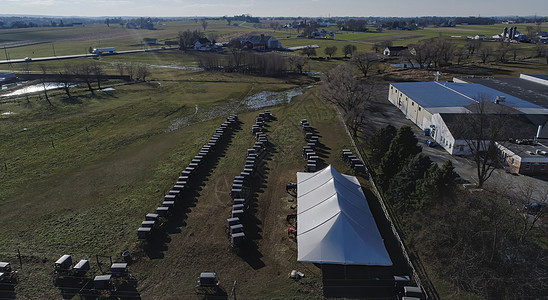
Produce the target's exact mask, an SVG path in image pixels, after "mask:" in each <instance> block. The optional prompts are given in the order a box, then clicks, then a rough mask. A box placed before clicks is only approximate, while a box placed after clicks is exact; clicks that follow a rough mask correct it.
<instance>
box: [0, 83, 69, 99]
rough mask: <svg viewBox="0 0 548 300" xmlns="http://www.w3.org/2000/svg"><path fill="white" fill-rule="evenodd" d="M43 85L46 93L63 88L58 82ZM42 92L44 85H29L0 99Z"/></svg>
mask: <svg viewBox="0 0 548 300" xmlns="http://www.w3.org/2000/svg"><path fill="white" fill-rule="evenodd" d="M45 85H46V86H45V89H46V90H48V91H49V90H54V89H59V88H62V87H63V86H64V85H63V83H60V82H46V84H45ZM72 86H76V85H71V87H72ZM43 90H44V85H42V84H41V83H40V84H33V85H29V86H26V87H23V88H20V89H18V90H15V91H13V92H11V93H7V94H3V95H0V97H10V96H20V95H25V94H30V93H36V92H42V91H43Z"/></svg>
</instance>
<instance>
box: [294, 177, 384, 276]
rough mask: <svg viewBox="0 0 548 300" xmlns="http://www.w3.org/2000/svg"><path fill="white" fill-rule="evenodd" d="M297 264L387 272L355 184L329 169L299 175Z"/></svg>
mask: <svg viewBox="0 0 548 300" xmlns="http://www.w3.org/2000/svg"><path fill="white" fill-rule="evenodd" d="M297 203H298V208H297V222H298V224H299V226H298V228H297V238H298V258H297V260H298V261H304V262H316V263H332V264H344V265H375V266H391V265H392V261H391V260H390V257H389V255H388V252H387V251H386V247H385V246H384V241H383V239H382V237H381V235H380V233H379V230H378V228H377V224H376V223H375V219H374V218H373V215H372V214H371V210H370V209H369V205H368V204H367V200H366V199H365V195H364V194H363V191H362V189H361V186H360V183H359V182H358V179H357V178H356V177H354V176H348V175H343V174H340V173H339V172H337V170H335V169H334V168H333V167H332V166H328V167H327V168H325V169H323V170H321V171H318V172H315V173H297Z"/></svg>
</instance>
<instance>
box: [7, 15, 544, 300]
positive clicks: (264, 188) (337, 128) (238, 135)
mask: <svg viewBox="0 0 548 300" xmlns="http://www.w3.org/2000/svg"><path fill="white" fill-rule="evenodd" d="M208 23H209V25H208V28H207V33H206V35H207V34H209V33H214V34H217V35H219V36H220V40H221V39H222V38H223V37H233V36H236V35H239V34H246V33H260V32H265V33H268V34H272V35H274V36H277V37H279V38H285V37H290V38H288V39H282V40H281V41H282V44H283V46H284V47H289V46H302V45H309V44H317V45H319V46H320V48H319V49H317V56H318V57H324V56H325V55H324V52H323V49H324V48H325V47H328V46H337V48H338V52H337V53H336V54H335V56H334V58H333V59H323V58H315V59H312V60H311V61H310V62H309V64H308V65H307V66H306V67H305V71H306V72H309V73H310V75H313V76H315V77H316V78H317V76H319V75H320V73H321V72H323V71H326V70H328V69H330V68H332V67H334V66H336V65H337V64H340V63H343V62H345V61H347V59H345V58H343V54H342V48H343V46H344V45H346V44H349V43H352V44H354V45H356V46H357V48H358V49H359V50H370V49H371V47H372V44H374V43H375V42H378V41H382V40H384V39H390V40H394V44H396V45H399V44H401V45H406V44H408V43H412V42H417V41H419V40H421V39H424V38H429V37H437V36H440V35H441V36H443V37H448V38H449V37H450V36H451V35H462V37H463V38H465V35H475V34H481V33H483V34H485V35H492V34H495V33H498V32H500V31H501V30H502V28H504V26H502V27H501V26H499V25H496V26H495V25H493V26H457V27H455V28H427V29H424V30H420V31H386V32H383V33H379V34H377V33H345V34H341V35H336V40H319V39H304V38H293V37H295V36H296V35H297V32H296V31H292V32H287V31H272V30H270V29H256V28H254V27H252V26H251V25H250V24H244V25H242V26H227V24H226V22H225V21H208ZM546 25H547V24H544V26H545V27H546ZM521 26H522V25H518V27H519V28H520V30H522V29H521ZM186 29H191V30H194V29H200V30H201V29H203V28H202V27H201V25H200V23H199V22H194V21H181V22H168V23H166V24H165V25H164V26H161V27H159V28H158V30H154V31H148V30H135V29H131V30H130V29H126V28H122V27H119V26H118V25H111V27H110V28H109V27H106V25H97V26H90V27H86V28H48V29H43V30H42V29H38V30H37V29H20V30H0V45H1V44H2V43H8V42H24V41H39V42H40V43H39V44H36V45H29V46H23V47H15V48H7V49H6V50H5V51H0V59H4V57H3V55H4V54H5V53H6V52H7V53H8V55H9V57H11V58H12V59H15V58H24V57H38V56H51V55H52V54H53V47H55V51H56V54H57V55H65V54H75V53H76V54H78V53H85V52H86V51H87V50H88V48H89V47H107V46H113V47H116V48H117V50H118V49H119V50H125V49H135V47H137V48H138V47H139V45H138V44H139V43H140V42H141V40H142V39H143V38H151V37H152V38H158V39H160V42H162V41H164V40H166V39H171V40H174V39H176V37H177V33H178V32H179V31H181V30H186ZM461 42H463V41H461ZM524 47H526V46H524ZM0 48H1V47H0ZM2 52H4V53H2ZM224 55H229V54H224ZM292 55H300V53H298V52H297V53H292ZM89 63H96V64H99V65H101V66H102V67H103V69H104V70H105V72H106V73H108V74H117V70H116V66H117V64H120V63H124V64H131V63H139V64H145V65H147V66H148V67H150V70H151V75H150V76H149V77H148V82H132V83H124V82H121V81H108V82H105V83H104V84H103V87H102V88H103V89H104V88H108V89H106V90H102V91H96V95H95V96H91V95H90V93H89V91H88V90H87V89H86V88H85V87H83V86H79V87H73V88H72V94H73V98H72V99H68V98H67V97H66V95H65V93H64V91H63V90H62V89H59V90H54V91H51V92H49V93H48V94H49V95H50V97H51V99H53V100H52V104H53V105H52V106H49V105H48V104H47V103H46V101H45V99H44V96H43V94H42V93H37V94H32V95H29V96H19V97H17V98H2V97H0V145H2V146H1V147H0V182H1V187H0V211H2V212H3V213H2V215H1V216H0V222H2V224H9V225H7V226H2V227H0V260H9V261H10V262H11V263H12V265H14V266H15V267H16V269H18V270H20V273H19V283H18V285H17V287H16V290H15V294H16V296H17V297H18V298H39V297H41V298H48V299H52V298H60V297H61V295H64V296H66V297H67V298H70V297H78V296H77V292H76V291H74V290H70V289H59V288H57V287H55V286H54V285H53V283H52V280H51V277H50V275H51V272H52V271H53V268H52V265H53V262H54V261H55V260H56V259H57V258H59V257H60V256H61V255H63V254H72V255H73V260H76V261H78V260H79V259H83V258H87V259H90V262H91V264H92V270H91V273H95V274H99V273H100V271H101V270H100V269H99V266H98V264H97V261H101V263H102V265H103V268H104V267H105V266H106V265H108V263H109V261H108V259H106V258H105V256H112V258H113V259H114V260H115V261H121V260H122V257H121V255H120V254H121V253H122V252H123V251H126V250H129V251H130V252H131V254H132V257H133V259H134V260H135V261H134V263H133V264H132V265H131V266H130V270H131V271H132V273H133V275H134V276H135V277H136V278H137V280H138V285H137V288H136V289H135V292H136V293H138V294H139V295H140V297H142V298H143V299H150V298H156V297H158V295H165V298H169V299H177V298H181V297H183V298H186V297H190V296H194V295H196V292H195V290H194V286H195V285H196V280H197V278H198V275H199V273H200V272H204V271H213V272H217V273H218V275H219V277H220V279H221V285H222V288H223V289H224V291H225V292H226V293H228V294H230V292H231V291H230V290H231V288H232V285H233V283H234V280H236V291H237V293H238V296H240V297H242V298H243V299H259V298H264V299H288V298H290V299H291V298H295V299H303V298H304V299H317V298H321V297H322V296H323V294H322V293H323V291H322V281H321V276H322V273H321V270H320V269H319V268H318V267H317V266H315V265H313V264H304V263H298V262H297V261H296V243H295V242H294V241H293V240H292V239H290V238H288V235H287V229H288V226H289V224H288V223H287V221H286V215H287V214H288V213H292V212H293V211H294V210H293V209H294V208H292V205H293V204H294V203H295V202H294V201H291V200H293V198H292V197H291V196H290V195H289V194H287V193H286V191H285V185H286V184H287V183H288V182H294V181H295V180H296V175H295V172H297V171H302V170H303V169H304V160H303V158H302V157H301V155H300V151H301V149H302V146H303V145H304V140H303V133H302V132H301V131H300V127H299V126H298V122H299V120H301V119H303V118H306V119H308V120H309V121H310V122H311V124H312V126H313V127H315V128H316V129H317V130H318V133H319V135H320V141H321V142H322V143H323V144H324V147H323V152H322V159H323V160H324V161H325V162H326V163H328V164H333V165H334V166H335V167H336V169H337V170H338V171H339V172H341V173H345V174H350V173H351V172H350V169H349V168H348V167H347V166H346V165H345V164H344V163H343V162H342V161H341V160H340V159H339V157H338V154H339V151H340V150H341V149H343V148H351V143H350V140H349V138H348V136H347V134H346V132H345V130H344V126H343V125H342V122H341V120H340V118H339V116H338V114H337V113H336V111H335V110H334V109H333V108H332V107H331V106H330V105H328V104H327V103H326V102H324V101H323V100H321V99H320V98H319V97H318V96H317V90H316V88H315V87H314V86H315V85H316V83H315V82H316V81H315V80H314V79H313V78H310V77H306V76H302V77H301V76H288V77H283V78H271V77H263V76H253V75H243V74H238V73H221V72H205V71H203V70H201V69H199V68H197V67H198V62H197V61H196V58H195V56H193V55H191V54H188V53H184V52H182V51H179V50H166V51H159V52H147V53H136V54H128V55H116V56H105V57H101V58H99V59H91V58H86V59H84V58H79V59H72V60H67V61H48V62H44V63H41V64H40V65H44V66H46V67H47V68H48V70H49V71H50V72H52V73H54V72H58V71H60V70H62V69H63V67H64V65H65V64H70V65H83V64H89ZM40 65H39V64H37V63H28V64H13V65H2V66H0V68H1V69H5V70H7V71H16V72H41V70H40ZM380 69H381V70H380V71H379V73H378V75H376V76H377V77H378V78H377V79H381V81H380V82H381V83H380V84H386V83H387V82H390V81H398V80H411V81H415V80H430V78H431V79H432V80H433V78H434V77H433V72H434V71H433V70H414V69H403V68H397V67H394V66H390V63H387V64H383V65H381V67H380ZM442 72H443V74H442V77H441V79H442V80H452V77H453V76H454V75H478V76H514V77H515V76H519V74H520V73H538V74H546V72H547V67H546V64H541V63H532V62H520V61H510V62H507V63H504V64H502V63H501V64H498V63H493V64H489V65H481V66H478V65H473V64H470V65H466V66H457V65H453V66H451V67H447V68H445V69H443V70H442ZM265 91H266V92H273V93H276V92H287V91H290V92H295V91H297V94H299V93H303V94H302V95H299V96H296V97H294V98H292V100H291V102H290V103H285V104H280V105H278V106H275V107H269V108H267V109H270V110H271V111H272V113H273V114H274V116H276V118H277V119H276V120H274V121H272V122H269V123H268V127H267V134H268V136H269V140H270V141H271V143H272V145H273V146H272V151H271V152H270V154H269V155H268V156H267V158H266V159H265V166H266V168H265V170H266V172H265V173H264V174H263V176H262V177H261V178H262V179H263V181H262V182H261V184H262V185H261V188H260V189H259V191H258V193H257V195H256V206H255V207H254V208H253V211H254V217H255V219H256V220H255V221H256V228H254V229H255V230H254V232H253V235H252V238H251V244H252V245H254V247H252V248H250V249H247V250H246V251H241V252H238V251H236V250H235V249H231V248H230V245H229V241H228V239H227V236H226V233H225V228H224V225H225V223H226V218H227V217H228V216H229V214H230V207H231V201H230V195H229V192H230V186H231V182H232V179H233V178H234V176H235V175H237V174H238V173H239V172H240V171H241V169H242V168H243V163H244V160H245V151H246V149H247V148H249V147H250V146H251V145H252V144H253V142H254V139H253V135H252V134H251V132H250V127H251V125H252V124H253V123H254V118H255V116H256V115H257V114H258V112H260V111H262V110H264V109H263V108H261V109H255V108H251V107H248V106H247V105H246V103H245V102H244V100H245V99H249V97H250V96H253V95H257V94H260V93H262V92H265ZM3 93H5V92H1V91H0V96H1V94H3ZM279 97H282V96H279ZM232 112H237V113H238V115H239V118H240V120H241V127H240V128H239V129H238V130H236V131H235V132H234V134H233V136H232V138H231V139H230V142H229V143H228V144H227V146H226V148H225V149H224V150H223V151H222V154H221V155H220V157H219V158H218V159H216V160H214V161H213V162H212V163H211V168H210V170H208V172H206V174H205V175H204V181H203V183H202V184H201V185H200V187H199V188H198V190H197V191H196V193H194V194H192V195H191V196H190V198H189V201H188V203H189V204H188V206H185V207H184V209H181V211H179V214H178V215H177V216H176V217H175V218H174V219H173V221H170V222H169V224H168V229H169V230H168V238H167V239H165V240H162V241H160V243H159V246H158V247H157V248H154V249H152V250H151V249H144V248H143V245H142V244H141V243H140V242H138V241H137V234H136V229H137V227H139V224H140V222H141V221H142V220H143V218H144V215H145V214H146V213H149V212H153V211H154V209H155V208H156V207H157V206H158V205H160V204H161V202H162V199H163V195H164V194H165V193H166V191H167V190H169V189H170V187H171V186H173V184H174V183H175V181H176V179H177V177H178V176H179V173H180V171H181V170H182V169H184V167H186V165H188V163H189V162H190V160H191V159H192V157H193V156H194V155H196V154H197V153H198V150H199V149H200V148H201V146H202V145H203V144H204V143H206V141H207V140H208V139H209V137H210V136H211V135H212V134H213V133H214V132H215V129H216V128H217V127H218V126H219V125H220V124H221V123H222V122H224V120H225V118H226V117H227V116H228V115H229V114H230V113H232ZM359 179H360V181H361V182H362V186H364V189H365V192H366V195H368V197H370V195H371V196H372V193H371V192H370V191H368V190H367V187H368V183H367V181H366V179H365V178H363V177H359ZM368 199H369V201H370V202H371V201H376V199H374V198H372V197H370V198H368ZM17 251H20V253H21V258H22V268H20V267H19V266H18V257H17ZM97 255H99V256H97ZM293 269H295V270H298V271H301V272H303V273H305V275H306V277H305V278H303V279H302V280H301V281H292V280H289V279H288V278H287V277H288V273H289V272H290V271H291V270H293ZM438 284H439V286H440V287H442V288H443V290H444V292H443V293H444V294H451V292H452V291H451V289H453V288H454V287H453V286H448V285H447V283H445V282H443V281H441V280H439V283H438V282H436V285H438ZM445 290H447V291H445Z"/></svg>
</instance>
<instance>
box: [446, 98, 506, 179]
mask: <svg viewBox="0 0 548 300" xmlns="http://www.w3.org/2000/svg"><path fill="white" fill-rule="evenodd" d="M476 98H477V99H476V100H478V102H477V103H476V104H474V105H472V106H470V107H468V109H470V110H471V113H467V114H463V115H462V116H460V120H461V122H462V126H459V128H457V129H456V130H455V135H456V136H461V137H462V139H463V140H464V141H465V142H466V145H467V146H468V150H469V153H470V155H471V156H472V160H473V161H474V164H475V167H476V175H477V177H478V187H480V188H481V187H483V185H484V183H485V182H486V181H487V180H488V179H489V177H491V174H493V171H494V170H495V168H497V167H498V166H500V165H501V163H502V162H501V157H500V155H499V150H498V148H497V145H496V143H497V142H501V141H502V140H504V139H505V138H506V135H505V133H506V131H507V130H508V128H507V126H508V120H509V117H510V108H508V107H507V106H505V105H500V104H494V103H491V102H489V101H487V100H488V98H487V96H484V95H479V96H478V97H476Z"/></svg>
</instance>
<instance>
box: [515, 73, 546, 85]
mask: <svg viewBox="0 0 548 300" xmlns="http://www.w3.org/2000/svg"><path fill="white" fill-rule="evenodd" d="M520 77H521V78H523V77H533V78H534V79H540V80H543V81H547V83H548V75H539V74H521V76H520Z"/></svg>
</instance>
